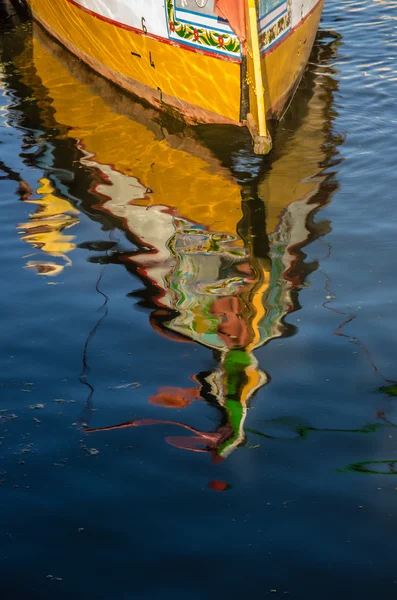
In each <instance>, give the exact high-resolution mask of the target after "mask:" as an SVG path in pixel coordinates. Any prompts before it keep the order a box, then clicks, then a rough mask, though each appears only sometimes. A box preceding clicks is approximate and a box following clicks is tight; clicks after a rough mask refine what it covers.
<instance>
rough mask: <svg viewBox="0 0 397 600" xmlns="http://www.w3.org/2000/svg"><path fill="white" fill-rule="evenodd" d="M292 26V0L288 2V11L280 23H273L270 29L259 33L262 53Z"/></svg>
mask: <svg viewBox="0 0 397 600" xmlns="http://www.w3.org/2000/svg"><path fill="white" fill-rule="evenodd" d="M290 26H291V0H288V10H287V13H286V14H284V15H283V16H282V17H280V19H279V20H278V21H276V22H275V23H273V24H272V25H271V26H270V27H269V28H268V29H264V30H263V31H261V32H260V33H259V47H260V49H261V51H263V50H266V48H267V47H268V46H270V45H271V44H272V43H273V42H274V41H275V40H277V38H278V37H280V36H281V34H282V33H284V32H285V31H287V29H289V28H290Z"/></svg>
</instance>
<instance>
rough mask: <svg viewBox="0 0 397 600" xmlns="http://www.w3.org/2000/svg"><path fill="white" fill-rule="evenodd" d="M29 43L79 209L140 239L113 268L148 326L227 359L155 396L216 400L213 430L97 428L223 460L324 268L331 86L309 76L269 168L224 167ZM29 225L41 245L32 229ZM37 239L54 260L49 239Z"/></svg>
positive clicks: (188, 138) (157, 401)
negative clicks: (309, 257) (84, 198)
mask: <svg viewBox="0 0 397 600" xmlns="http://www.w3.org/2000/svg"><path fill="white" fill-rule="evenodd" d="M32 43H33V61H34V69H35V75H34V77H35V78H36V82H35V86H36V89H35V93H36V95H37V102H38V105H39V106H40V109H41V115H42V116H41V118H42V121H43V122H44V125H45V126H46V127H48V128H50V127H54V119H55V120H56V124H57V127H58V129H59V130H60V131H62V135H63V136H64V137H66V138H70V139H72V140H74V143H75V153H76V152H77V151H78V160H79V164H80V165H81V166H83V167H84V169H85V170H86V172H89V173H90V179H91V184H90V195H91V202H83V203H80V204H79V206H78V207H79V209H80V210H82V211H85V212H87V213H88V214H90V215H95V218H96V219H98V215H99V218H103V216H104V215H106V214H107V215H108V216H109V217H110V218H111V219H112V220H113V221H112V222H113V223H114V222H115V223H116V225H117V227H118V228H120V229H122V230H123V231H124V232H125V233H126V234H127V237H128V238H129V239H130V240H132V241H133V242H134V245H135V248H136V249H134V250H133V251H127V252H126V251H118V250H117V249H114V250H112V252H111V254H110V256H108V257H107V260H110V261H111V262H113V263H115V262H117V263H120V264H122V265H124V266H125V267H126V268H128V269H129V270H130V271H131V272H133V273H135V274H136V275H138V276H139V277H140V278H141V279H142V280H143V281H144V282H145V284H146V286H147V289H148V290H150V300H149V302H150V304H151V307H152V309H151V313H150V317H149V318H150V323H151V324H152V326H153V327H154V328H155V329H156V330H157V331H158V332H159V334H163V335H165V336H167V338H169V339H170V340H175V341H177V342H186V343H189V342H196V343H199V344H202V345H203V346H205V347H207V348H208V349H210V350H211V351H212V352H213V355H214V357H215V358H216V362H217V367H216V368H215V369H214V370H213V371H211V372H203V373H198V374H192V376H191V379H192V381H193V382H194V386H192V388H189V389H180V388H161V387H160V388H159V389H158V392H157V394H155V395H154V396H152V397H151V398H150V399H149V401H150V402H151V403H152V404H154V405H157V406H162V407H168V408H177V409H181V408H185V407H187V406H188V405H189V404H190V403H192V402H196V401H200V400H202V401H206V402H208V403H210V404H211V405H214V406H216V407H217V408H218V409H219V411H220V420H219V424H218V425H217V426H216V427H215V430H212V431H199V430H197V429H196V428H195V427H194V423H193V424H192V423H188V421H187V419H186V420H184V421H183V422H182V421H180V420H179V417H178V420H176V419H172V418H170V419H169V420H165V421H164V420H156V419H139V418H138V419H135V420H133V421H129V422H125V423H116V424H112V425H109V426H108V427H102V428H95V427H92V426H90V427H87V428H86V431H87V433H89V434H94V433H95V432H99V431H105V430H107V431H108V430H113V429H118V428H125V427H134V426H143V425H155V424H160V423H165V424H172V425H175V426H177V427H179V428H180V429H182V430H183V431H182V432H181V435H176V436H172V437H167V441H168V442H169V443H170V444H172V445H174V446H177V447H178V448H183V449H187V450H193V451H196V452H197V451H200V452H210V453H212V454H213V455H214V457H226V456H228V455H229V454H230V453H231V452H232V451H233V450H234V449H235V448H237V447H238V446H239V445H241V444H243V443H244V440H245V433H244V424H245V420H246V416H247V409H248V405H249V402H250V400H251V399H252V398H253V396H254V394H255V392H256V391H257V390H258V389H259V388H260V387H261V386H264V385H265V384H266V382H267V381H268V375H267V374H266V373H265V372H264V370H263V369H261V368H260V366H259V365H258V361H257V358H256V357H255V350H256V349H258V348H259V347H260V346H262V345H264V344H266V343H268V342H269V341H271V340H273V339H275V338H278V337H280V336H286V335H291V334H292V333H293V332H294V327H293V326H292V325H288V324H286V323H285V321H284V318H285V316H286V315H287V314H288V313H289V312H291V311H293V310H295V309H296V308H297V307H298V300H297V292H298V291H299V288H300V287H301V286H302V285H303V284H304V281H305V277H306V276H307V274H308V273H309V272H310V271H311V270H312V269H313V268H316V265H310V264H307V263H304V261H303V254H302V253H301V248H302V247H303V246H304V245H305V244H307V243H308V242H309V241H311V240H312V239H314V238H316V237H318V236H320V235H322V234H324V233H326V231H327V230H328V228H329V226H328V224H327V223H324V222H323V223H321V222H320V223H317V224H314V223H313V215H314V213H315V212H316V211H317V210H318V208H319V207H320V206H321V205H323V204H325V203H326V202H328V201H329V200H330V197H331V195H332V191H333V189H334V186H333V184H332V183H330V181H329V176H327V175H325V174H323V173H322V170H321V169H322V167H323V165H327V162H328V161H329V160H330V158H331V156H332V155H333V154H334V153H336V146H337V142H336V141H335V140H334V139H332V134H331V133H330V129H331V103H332V86H329V85H328V87H327V90H328V91H325V90H324V89H323V87H322V85H321V77H317V76H316V75H315V74H314V72H313V71H311V72H309V73H308V76H307V82H306V87H305V89H304V90H303V91H302V94H305V96H306V97H305V100H304V102H302V103H300V102H299V96H298V98H297V101H296V102H295V111H296V112H297V113H298V114H294V115H291V116H290V119H291V122H293V123H294V125H293V126H292V125H291V128H289V122H288V118H287V120H286V122H285V127H284V129H282V130H281V128H280V130H279V134H278V140H276V141H275V147H274V152H273V155H272V157H271V159H270V160H269V161H268V162H267V163H264V162H263V160H262V159H258V158H254V157H253V156H252V155H248V154H244V152H245V150H244V148H243V150H242V151H240V152H237V153H236V156H235V157H234V158H233V156H232V158H227V157H222V156H219V158H217V152H216V149H215V148H214V147H212V150H210V149H209V148H208V146H206V145H205V144H204V143H201V142H200V141H199V139H197V137H196V134H195V137H193V134H190V133H189V131H188V130H184V131H183V132H178V131H176V132H174V133H170V131H169V130H168V131H167V130H166V129H165V128H164V127H163V126H162V125H161V124H159V123H158V122H157V121H156V120H147V119H148V116H149V118H150V117H152V114H151V112H150V111H148V110H146V109H144V108H143V107H142V106H141V105H135V104H133V103H132V102H130V101H129V100H128V99H126V98H125V97H123V96H120V95H119V94H118V93H116V92H115V91H114V90H113V89H112V88H111V86H109V85H108V84H106V83H105V82H103V81H102V80H100V79H99V78H98V77H97V76H96V75H94V74H92V73H90V72H88V71H87V70H86V69H85V68H84V67H82V66H81V65H79V64H78V63H77V61H75V60H74V59H72V58H70V57H68V59H67V62H66V61H65V52H64V50H62V49H61V48H59V47H58V46H56V45H55V44H53V43H52V42H49V41H48V39H47V38H46V37H45V36H44V35H43V33H41V32H38V31H37V32H36V35H35V36H34V38H33V42H32ZM329 47H330V46H329V45H326V46H324V48H326V50H325V51H328V50H329ZM318 52H321V45H320V46H319V50H318ZM58 57H59V58H62V59H63V60H62V62H60V61H59V60H58ZM65 65H67V66H65ZM26 69H27V71H26V73H25V77H26V78H28V77H29V73H28V67H26ZM37 79H39V80H40V81H39V82H38V81H37ZM30 85H32V82H30ZM330 90H331V91H330ZM132 107H134V109H133V110H134V114H133V118H131V117H130V113H131V110H132ZM299 112H301V114H299ZM199 135H202V136H203V137H205V130H203V131H202V132H201V133H199ZM242 135H243V134H242ZM213 142H214V141H213ZM214 144H216V141H215V142H214V143H213V145H214ZM302 155H303V156H306V159H305V160H302ZM222 160H223V162H222ZM55 166H56V165H55ZM55 166H54V169H53V171H52V174H51V177H50V179H51V181H52V182H56V181H57V176H56V169H55ZM54 185H55V183H54ZM63 189H65V186H63ZM51 193H52V192H51ZM64 193H65V192H64ZM75 204H76V203H74V204H73V205H75ZM101 215H102V217H101ZM70 218H72V219H73V218H76V217H70ZM34 220H35V219H34V217H32V223H33V222H34ZM68 223H71V222H70V221H68ZM24 230H25V232H26V233H25V239H26V241H29V242H30V243H32V244H33V245H37V238H35V237H34V235H33V234H32V232H31V233H30V235H28V234H29V225H25V226H24ZM35 235H36V236H37V234H35ZM40 240H41V238H40ZM40 243H41V244H42V245H41V249H42V250H43V251H44V252H45V253H51V251H52V248H51V247H50V244H49V243H48V242H47V240H46V241H44V242H43V241H42V240H41V241H40ZM67 243H69V244H71V240H67ZM69 249H71V247H70V248H69ZM66 253H67V249H66V248H65V249H64V250H63V254H64V255H66ZM187 412H188V411H187Z"/></svg>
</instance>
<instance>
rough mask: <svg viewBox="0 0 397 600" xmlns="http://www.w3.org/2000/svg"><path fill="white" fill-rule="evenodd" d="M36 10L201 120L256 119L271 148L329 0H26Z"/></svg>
mask: <svg viewBox="0 0 397 600" xmlns="http://www.w3.org/2000/svg"><path fill="white" fill-rule="evenodd" d="M26 1H27V3H28V5H29V7H30V9H31V11H32V14H33V17H34V18H35V19H36V20H37V21H38V22H39V23H41V25H42V26H43V27H44V28H45V29H46V30H47V31H48V32H49V33H50V34H52V35H53V36H54V37H55V38H56V39H58V40H59V41H60V42H61V43H62V44H63V45H65V46H66V47H67V48H68V49H69V50H70V51H71V52H73V53H74V54H76V55H77V56H78V57H79V58H81V59H82V60H83V61H84V62H86V63H87V64H88V65H89V66H90V67H92V68H93V69H95V70H96V71H98V72H99V73H100V74H101V75H103V76H104V77H106V78H108V79H109V80H111V81H112V82H114V83H115V84H117V85H118V86H120V87H121V88H123V89H125V90H127V91H128V92H132V93H134V94H136V95H138V96H139V97H141V98H143V99H145V100H146V101H148V102H149V103H150V104H152V105H154V106H155V107H157V108H159V109H161V110H164V111H167V112H171V113H172V114H174V115H182V116H183V118H184V119H185V120H186V121H187V122H188V123H191V124H196V123H233V124H236V125H247V126H248V127H249V129H250V131H251V134H252V136H253V140H254V149H255V152H257V153H259V154H265V153H267V152H268V151H269V150H270V148H271V138H270V135H269V132H268V127H267V123H266V120H267V119H279V118H280V117H281V116H282V114H283V110H284V109H285V107H286V105H287V104H288V102H289V100H290V98H291V97H292V95H293V93H294V91H295V89H296V87H297V84H298V83H299V81H300V78H301V76H302V74H303V71H304V69H305V67H306V64H307V62H308V59H309V55H310V52H311V49H312V46H313V42H314V39H315V35H316V32H317V29H318V24H319V21H320V16H321V11H322V7H323V3H324V0H134V2H131V0H108V1H107V2H103V1H102V0H26Z"/></svg>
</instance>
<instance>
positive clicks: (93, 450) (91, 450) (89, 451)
mask: <svg viewBox="0 0 397 600" xmlns="http://www.w3.org/2000/svg"><path fill="white" fill-rule="evenodd" d="M82 450H85V451H86V452H87V454H89V455H90V456H96V455H97V454H100V452H99V450H98V449H97V448H87V446H82Z"/></svg>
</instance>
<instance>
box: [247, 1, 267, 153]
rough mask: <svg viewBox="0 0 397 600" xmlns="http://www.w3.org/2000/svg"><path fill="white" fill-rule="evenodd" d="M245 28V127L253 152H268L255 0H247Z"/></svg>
mask: <svg viewBox="0 0 397 600" xmlns="http://www.w3.org/2000/svg"><path fill="white" fill-rule="evenodd" d="M247 29H248V31H247V43H246V50H247V55H248V65H249V69H248V74H247V79H246V82H247V84H248V85H249V88H250V112H249V113H248V115H247V127H248V129H249V130H250V133H251V135H252V139H253V142H254V152H255V154H268V153H269V152H270V150H271V149H272V138H271V136H270V134H269V131H268V128H267V125H266V106H265V90H264V87H263V77H262V68H261V53H260V48H259V32H258V19H257V12H256V4H255V0H247Z"/></svg>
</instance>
